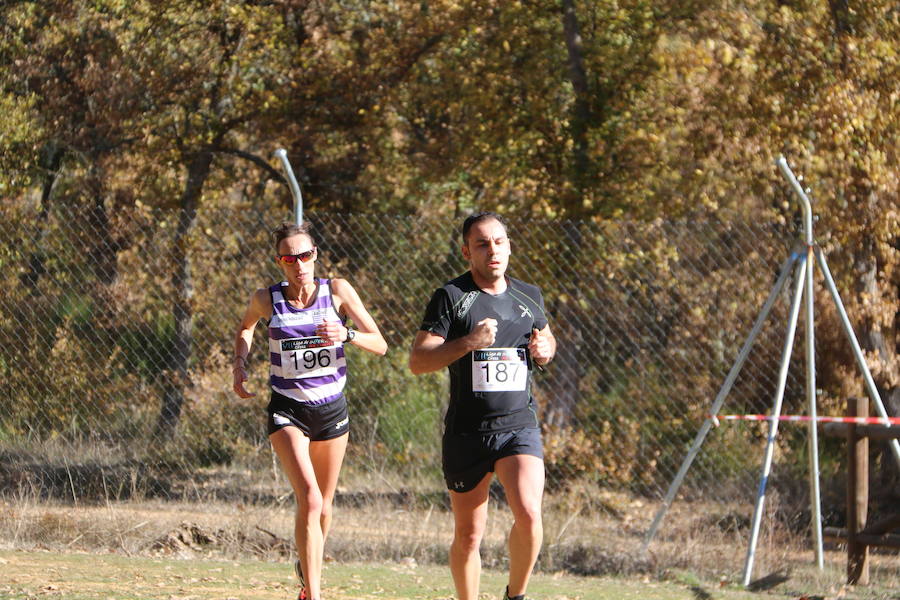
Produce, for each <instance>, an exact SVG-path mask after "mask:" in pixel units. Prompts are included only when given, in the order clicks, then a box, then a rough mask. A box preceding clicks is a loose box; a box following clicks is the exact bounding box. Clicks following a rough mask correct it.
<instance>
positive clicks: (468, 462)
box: [442, 427, 544, 492]
mask: <svg viewBox="0 0 900 600" xmlns="http://www.w3.org/2000/svg"><path fill="white" fill-rule="evenodd" d="M518 454H528V455H531V456H537V457H538V458H544V446H543V443H542V442H541V430H540V428H538V427H528V428H526V429H516V430H513V431H502V432H500V433H487V434H466V435H459V434H448V433H444V439H443V460H442V462H443V467H444V481H445V482H446V483H447V489H448V490H452V491H454V492H468V491H470V490H472V489H474V488H475V486H477V485H478V483H479V482H480V481H481V480H482V479H483V478H484V476H485V475H486V474H488V473H493V472H494V463H495V462H497V461H498V460H499V459H501V458H505V457H507V456H515V455H518Z"/></svg>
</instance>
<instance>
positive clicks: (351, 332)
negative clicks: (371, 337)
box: [343, 327, 356, 344]
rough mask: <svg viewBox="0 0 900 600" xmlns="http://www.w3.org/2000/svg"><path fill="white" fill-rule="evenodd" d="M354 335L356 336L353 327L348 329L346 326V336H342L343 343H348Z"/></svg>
mask: <svg viewBox="0 0 900 600" xmlns="http://www.w3.org/2000/svg"><path fill="white" fill-rule="evenodd" d="M355 337H356V331H355V330H353V329H350V328H349V327H348V328H347V337H346V338H344V342H343V343H345V344H349V343H350V342H352V341H353V338H355Z"/></svg>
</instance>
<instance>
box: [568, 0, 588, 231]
mask: <svg viewBox="0 0 900 600" xmlns="http://www.w3.org/2000/svg"><path fill="white" fill-rule="evenodd" d="M563 31H564V34H565V37H566V50H567V52H568V72H569V81H570V82H571V83H572V90H573V91H574V92H575V105H574V110H573V115H572V127H571V129H570V131H571V135H572V141H573V143H574V150H573V152H574V155H573V157H572V158H573V161H572V184H573V193H572V195H571V197H570V198H569V199H568V201H567V203H566V204H567V206H566V209H567V211H568V214H569V216H570V217H577V216H578V215H579V213H581V211H582V210H583V208H584V207H583V202H584V191H585V189H586V187H587V180H588V174H589V170H590V158H589V155H588V136H587V130H588V126H589V124H590V120H591V109H590V90H589V88H588V80H587V73H586V72H585V69H584V50H583V48H582V45H581V34H580V33H579V29H578V15H576V13H575V1H574V0H563Z"/></svg>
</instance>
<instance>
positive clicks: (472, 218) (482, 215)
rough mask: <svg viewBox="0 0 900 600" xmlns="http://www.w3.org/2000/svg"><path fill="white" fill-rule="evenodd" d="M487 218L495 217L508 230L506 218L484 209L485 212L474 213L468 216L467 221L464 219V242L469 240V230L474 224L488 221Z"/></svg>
mask: <svg viewBox="0 0 900 600" xmlns="http://www.w3.org/2000/svg"><path fill="white" fill-rule="evenodd" d="M487 219H494V220H495V221H497V222H498V223H500V224H501V225H503V230H504V231H506V230H507V229H508V228H507V227H506V220H505V219H504V218H503V217H501V216H500V215H498V214H497V213H495V212H490V211H483V212H477V213H472V214H471V215H469V216H468V217H466V220H465V221H463V225H462V239H463V244H465V243H467V242H468V238H469V230H470V229H472V226H473V225H475V224H476V223H480V222H481V221H486V220H487Z"/></svg>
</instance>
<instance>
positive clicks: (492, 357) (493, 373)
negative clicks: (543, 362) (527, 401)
mask: <svg viewBox="0 0 900 600" xmlns="http://www.w3.org/2000/svg"><path fill="white" fill-rule="evenodd" d="M527 380H528V363H527V362H526V359H525V349H524V348H483V349H481V350H475V351H474V352H473V353H472V390H473V391H476V392H518V391H523V390H524V389H525V384H526V382H527Z"/></svg>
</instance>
